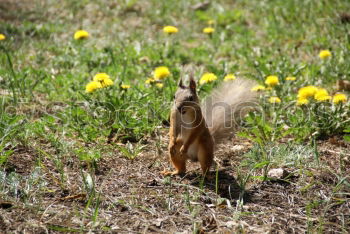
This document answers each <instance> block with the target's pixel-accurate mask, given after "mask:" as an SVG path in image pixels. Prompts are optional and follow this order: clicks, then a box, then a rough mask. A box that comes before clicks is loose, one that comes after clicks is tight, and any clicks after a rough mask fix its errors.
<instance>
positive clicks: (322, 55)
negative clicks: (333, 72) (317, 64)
mask: <svg viewBox="0 0 350 234" xmlns="http://www.w3.org/2000/svg"><path fill="white" fill-rule="evenodd" d="M318 56H319V57H320V59H326V58H328V57H330V56H332V54H331V52H330V51H329V50H321V51H320V54H319V55H318Z"/></svg>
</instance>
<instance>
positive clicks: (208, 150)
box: [198, 144, 214, 176]
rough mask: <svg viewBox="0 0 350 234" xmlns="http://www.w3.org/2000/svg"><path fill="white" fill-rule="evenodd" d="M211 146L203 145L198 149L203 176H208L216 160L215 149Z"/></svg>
mask: <svg viewBox="0 0 350 234" xmlns="http://www.w3.org/2000/svg"><path fill="white" fill-rule="evenodd" d="M212 146H213V145H211V144H201V145H199V148H198V161H199V163H200V165H201V168H202V172H203V175H205V176H206V175H207V174H208V172H209V169H210V167H211V165H212V163H213V159H214V149H213V147H212Z"/></svg>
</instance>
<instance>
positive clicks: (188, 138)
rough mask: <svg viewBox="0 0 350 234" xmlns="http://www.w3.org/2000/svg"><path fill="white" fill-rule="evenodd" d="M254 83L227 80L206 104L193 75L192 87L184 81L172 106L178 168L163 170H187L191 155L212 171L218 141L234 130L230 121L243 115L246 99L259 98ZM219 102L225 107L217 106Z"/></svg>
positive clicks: (173, 158)
mask: <svg viewBox="0 0 350 234" xmlns="http://www.w3.org/2000/svg"><path fill="white" fill-rule="evenodd" d="M252 84H253V83H252V82H250V81H247V80H237V81H233V82H232V81H230V82H225V83H223V84H222V85H221V86H219V87H218V88H217V89H216V90H214V91H213V92H212V94H211V95H210V96H209V97H207V98H206V100H205V101H204V107H203V108H202V107H201V106H200V103H199V100H198V96H197V93H196V82H195V81H194V80H193V78H191V80H190V85H189V86H188V87H185V86H183V84H182V81H180V83H179V88H178V90H177V91H176V93H175V100H174V105H173V106H172V108H171V114H170V131H169V136H170V142H169V148H168V150H169V155H170V160H171V162H172V164H173V166H174V167H175V171H170V172H168V171H163V172H162V173H163V174H164V175H176V174H182V173H185V172H186V161H187V160H188V159H190V160H192V161H197V160H198V161H199V163H200V165H201V168H202V172H203V174H206V173H207V172H208V171H209V169H210V166H211V165H212V162H213V158H214V144H215V142H217V141H218V140H219V139H221V138H223V136H226V135H227V132H230V131H232V129H233V127H234V125H232V126H229V125H228V123H230V124H232V121H233V120H237V119H238V118H239V116H237V114H238V113H241V112H242V111H243V112H245V111H246V110H244V107H246V106H247V103H245V102H244V101H249V102H253V101H254V100H255V98H256V94H254V93H251V92H250V89H251V86H252ZM218 104H220V105H221V106H224V107H225V109H223V108H217V107H220V106H218ZM203 110H204V114H203V113H202V111H203ZM208 123H209V124H208Z"/></svg>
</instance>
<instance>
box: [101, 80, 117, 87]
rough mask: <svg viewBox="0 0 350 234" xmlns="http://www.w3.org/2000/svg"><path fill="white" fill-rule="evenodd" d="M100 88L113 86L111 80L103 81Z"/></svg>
mask: <svg viewBox="0 0 350 234" xmlns="http://www.w3.org/2000/svg"><path fill="white" fill-rule="evenodd" d="M101 84H102V87H108V86H111V85H113V84H114V82H113V80H111V79H105V80H104V81H102V82H101Z"/></svg>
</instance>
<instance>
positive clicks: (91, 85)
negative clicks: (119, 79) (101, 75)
mask: <svg viewBox="0 0 350 234" xmlns="http://www.w3.org/2000/svg"><path fill="white" fill-rule="evenodd" d="M100 88H102V85H101V83H100V82H98V81H91V82H89V83H88V84H87V85H86V87H85V91H86V92H87V93H91V92H93V91H95V90H96V89H100Z"/></svg>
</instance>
